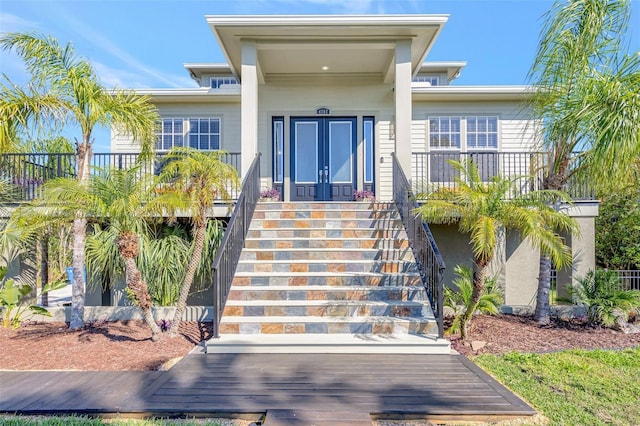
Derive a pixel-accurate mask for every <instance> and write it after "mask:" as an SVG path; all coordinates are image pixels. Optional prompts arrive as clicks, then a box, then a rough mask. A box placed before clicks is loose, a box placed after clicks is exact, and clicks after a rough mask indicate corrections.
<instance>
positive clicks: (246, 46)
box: [240, 40, 258, 177]
mask: <svg viewBox="0 0 640 426" xmlns="http://www.w3.org/2000/svg"><path fill="white" fill-rule="evenodd" d="M241 79H242V81H241V86H240V87H241V89H240V94H241V100H240V142H241V144H240V147H241V151H240V152H241V153H242V160H241V164H240V168H241V170H240V173H241V175H242V177H244V176H245V174H246V173H247V171H248V170H249V167H250V166H251V162H252V161H253V159H254V158H255V156H256V154H257V153H258V54H257V51H256V43H255V41H253V40H243V41H242V69H241Z"/></svg>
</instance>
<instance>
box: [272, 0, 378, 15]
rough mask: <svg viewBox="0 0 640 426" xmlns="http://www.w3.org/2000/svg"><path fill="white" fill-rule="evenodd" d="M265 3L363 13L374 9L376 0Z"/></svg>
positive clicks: (302, 0) (289, 0)
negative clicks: (310, 6)
mask: <svg viewBox="0 0 640 426" xmlns="http://www.w3.org/2000/svg"><path fill="white" fill-rule="evenodd" d="M263 3H269V4H271V5H273V3H279V4H286V5H288V6H290V7H299V8H301V9H304V8H305V7H308V6H309V5H312V6H319V7H322V8H326V9H328V10H329V11H330V12H332V13H349V14H363V13H367V12H371V11H372V10H373V6H372V5H373V3H374V0H268V1H264V0H263ZM294 12H295V11H294ZM324 13H326V12H324Z"/></svg>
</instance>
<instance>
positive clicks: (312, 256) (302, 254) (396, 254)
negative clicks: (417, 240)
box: [240, 248, 415, 263]
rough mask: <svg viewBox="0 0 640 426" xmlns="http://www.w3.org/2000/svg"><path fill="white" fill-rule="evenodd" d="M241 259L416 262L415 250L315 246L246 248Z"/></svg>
mask: <svg viewBox="0 0 640 426" xmlns="http://www.w3.org/2000/svg"><path fill="white" fill-rule="evenodd" d="M240 260H241V261H242V260H249V261H256V260H264V261H269V260H272V261H275V260H286V261H289V262H296V263H297V261H313V260H322V261H325V262H329V261H335V262H350V261H352V260H353V261H357V260H368V261H379V262H383V261H401V260H404V261H408V262H414V260H415V258H414V257H413V252H412V251H411V249H409V248H404V249H389V250H382V249H361V248H359V249H352V248H342V249H338V248H313V249H305V248H302V249H273V250H262V249H252V248H246V249H245V250H243V253H242V254H241V257H240Z"/></svg>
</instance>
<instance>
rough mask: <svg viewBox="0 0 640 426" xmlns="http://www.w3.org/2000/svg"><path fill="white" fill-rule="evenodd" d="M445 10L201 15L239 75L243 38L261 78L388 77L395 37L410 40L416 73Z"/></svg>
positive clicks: (387, 79)
mask: <svg viewBox="0 0 640 426" xmlns="http://www.w3.org/2000/svg"><path fill="white" fill-rule="evenodd" d="M447 19H448V15H271V16H206V20H207V23H208V24H209V27H210V28H211V30H212V31H213V34H214V35H215V37H216V38H217V40H218V42H219V44H220V47H221V49H222V51H223V52H224V55H225V56H226V58H227V61H228V63H229V66H230V67H231V70H232V72H233V73H234V74H235V75H236V76H237V77H238V78H239V79H240V80H242V67H241V65H242V63H241V62H242V44H243V41H250V42H253V43H255V45H256V51H257V61H258V72H259V79H260V81H278V80H283V81H284V80H291V78H292V77H293V78H294V79H295V78H299V77H311V78H318V77H327V76H329V77H335V78H345V77H369V78H379V79H380V80H381V81H389V80H390V78H391V77H392V74H393V72H394V70H395V67H394V66H393V65H394V58H395V47H396V42H398V41H403V40H408V41H410V43H411V65H412V72H413V74H414V75H415V74H416V73H417V72H418V70H419V69H420V67H421V66H422V63H423V61H424V58H425V57H426V55H427V53H428V52H429V50H430V49H431V47H432V46H433V43H434V41H435V40H436V38H437V37H438V35H439V34H440V31H441V30H442V28H443V26H444V24H445V23H446V22H447Z"/></svg>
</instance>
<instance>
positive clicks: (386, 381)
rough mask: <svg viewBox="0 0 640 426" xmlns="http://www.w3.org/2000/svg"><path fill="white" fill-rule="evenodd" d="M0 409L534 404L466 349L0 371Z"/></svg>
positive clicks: (421, 408)
mask: <svg viewBox="0 0 640 426" xmlns="http://www.w3.org/2000/svg"><path fill="white" fill-rule="evenodd" d="M0 411H1V412H7V413H20V414H37V413H61V414H62V413H80V414H108V413H120V415H122V416H123V417H126V415H127V413H135V414H136V415H137V416H139V415H140V414H144V415H156V416H164V417H168V416H176V415H191V416H209V417H220V416H221V414H222V415H223V416H224V414H225V413H234V414H238V413H245V414H251V415H255V418H256V419H258V418H263V419H266V421H265V423H264V424H265V425H267V426H268V425H277V424H299V425H308V424H314V425H322V424H331V425H337V424H371V418H378V417H382V418H385V417H389V416H396V417H397V416H401V417H405V418H406V417H407V416H409V417H411V416H417V417H420V418H423V419H424V418H427V419H431V420H445V419H460V420H463V419H476V420H477V419H486V420H492V419H505V418H514V417H523V416H531V415H533V414H535V412H534V410H533V409H532V408H531V407H529V406H528V405H527V404H526V403H524V402H523V401H522V400H521V399H519V398H518V397H517V396H515V395H514V394H513V393H511V392H510V391H509V390H507V389H506V388H505V387H504V386H502V385H501V384H499V383H498V382H496V381H495V380H493V379H492V378H491V377H490V376H488V375H487V374H486V373H484V372H483V371H482V370H480V369H479V368H478V367H476V366H475V365H474V364H473V363H471V362H470V361H469V360H468V359H466V358H465V357H463V356H461V355H390V354H200V353H192V354H190V355H188V356H186V357H185V358H183V359H182V360H181V361H180V362H178V363H177V364H176V365H175V366H174V367H173V368H171V369H170V370H169V371H165V372H161V371H151V372H82V371H0Z"/></svg>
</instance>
